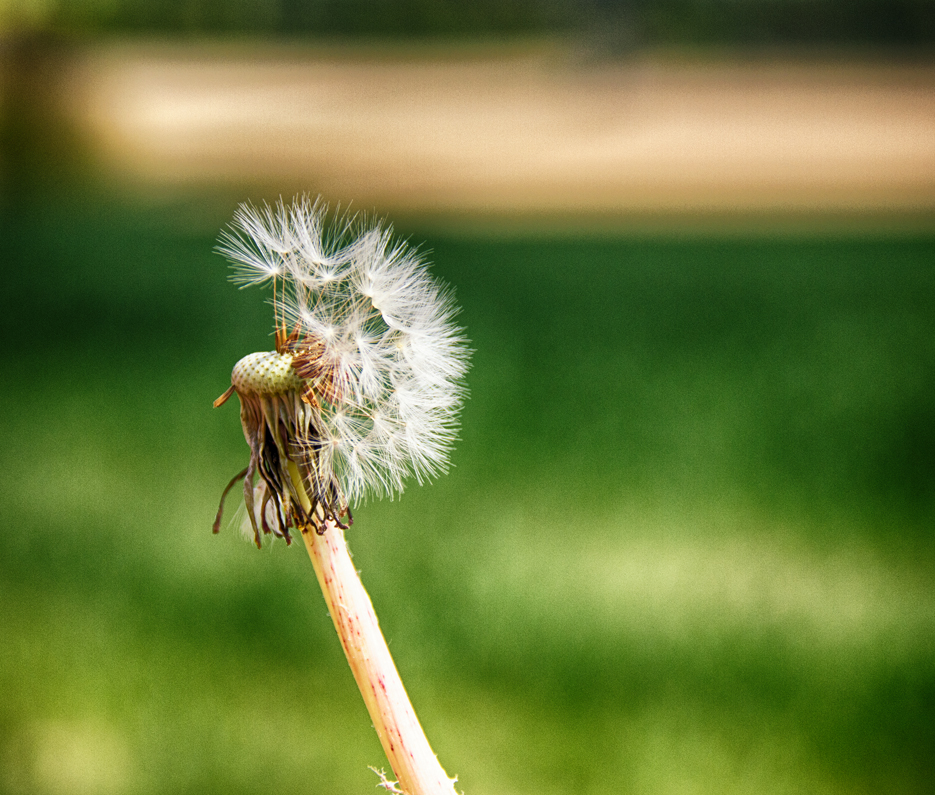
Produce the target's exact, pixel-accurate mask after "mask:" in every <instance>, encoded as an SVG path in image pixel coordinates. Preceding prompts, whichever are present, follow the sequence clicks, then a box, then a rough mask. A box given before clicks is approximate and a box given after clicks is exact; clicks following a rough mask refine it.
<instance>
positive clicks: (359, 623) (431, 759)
mask: <svg viewBox="0 0 935 795" xmlns="http://www.w3.org/2000/svg"><path fill="white" fill-rule="evenodd" d="M289 471H290V475H291V478H292V483H293V485H294V486H295V488H296V491H297V493H298V495H299V497H300V499H301V501H302V503H303V507H304V508H305V509H306V511H308V510H310V509H311V503H310V501H309V499H308V496H307V495H306V493H305V490H304V488H303V487H302V480H301V476H300V475H299V472H298V469H297V468H296V466H295V464H293V463H292V462H289ZM302 538H303V540H304V541H305V546H306V548H307V549H308V554H309V557H310V558H311V559H312V565H313V566H314V568H315V574H316V576H317V577H318V583H319V584H320V585H321V590H322V593H323V594H324V597H325V602H326V603H327V604H328V611H329V612H330V613H331V618H332V620H333V621H334V626H335V629H336V630H337V632H338V637H339V638H340V640H341V646H342V647H343V648H344V653H345V655H347V661H348V663H349V664H350V666H351V671H352V672H353V674H354V679H355V680H356V681H357V686H358V687H359V688H360V692H361V695H362V696H363V697H364V703H365V704H366V705H367V710H368V711H369V713H370V717H371V719H372V720H373V726H374V728H375V729H376V731H377V735H378V736H379V738H380V743H381V744H382V745H383V750H384V752H385V753H386V756H387V759H389V762H390V765H391V766H392V768H393V772H394V773H395V775H396V777H397V778H398V779H399V780H398V782H397V785H398V787H399V789H400V790H402V792H404V793H406V795H454V793H455V789H454V782H455V780H454V779H450V778H448V776H447V774H446V773H445V771H444V769H442V766H441V765H440V764H439V762H438V759H437V758H436V756H435V754H434V752H433V751H432V748H431V746H430V745H429V741H428V739H427V738H426V736H425V732H424V731H423V730H422V726H421V725H420V723H419V719H418V718H417V717H416V713H415V710H414V709H413V707H412V702H411V701H410V700H409V696H408V695H407V694H406V689H405V687H404V686H403V683H402V680H401V679H400V677H399V672H398V671H397V670H396V665H395V663H394V662H393V658H392V656H391V655H390V650H389V648H388V647H387V645H386V640H384V638H383V633H382V632H381V631H380V624H379V622H378V621H377V616H376V613H375V612H374V610H373V604H372V603H371V601H370V597H369V596H368V595H367V591H366V590H364V586H363V584H362V583H361V581H360V577H359V576H358V574H357V570H356V569H355V568H354V564H353V562H352V560H351V556H350V552H349V551H348V548H347V541H346V539H345V537H344V531H343V530H341V528H340V527H337V526H336V525H335V524H334V523H333V522H328V523H327V524H326V525H325V532H324V533H321V534H319V533H317V532H315V530H314V529H313V528H309V529H308V530H306V531H304V532H303V533H302Z"/></svg>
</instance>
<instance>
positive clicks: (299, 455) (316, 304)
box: [214, 197, 470, 546]
mask: <svg viewBox="0 0 935 795" xmlns="http://www.w3.org/2000/svg"><path fill="white" fill-rule="evenodd" d="M218 249H219V251H220V252H221V253H223V254H225V255H226V256H227V257H228V258H229V259H230V260H231V262H232V263H233V267H234V276H233V279H234V281H236V282H237V283H239V284H241V285H243V286H247V285H253V284H265V283H269V284H271V286H272V293H273V295H272V304H273V311H274V316H275V340H276V350H275V351H274V352H273V351H271V352H261V353H252V354H250V355H249V356H245V357H244V358H243V359H241V360H240V361H239V362H237V364H236V366H235V367H234V371H233V373H232V376H231V387H230V389H228V390H227V392H225V393H224V394H223V395H222V396H221V397H220V398H218V400H217V401H215V405H221V404H222V403H224V401H226V400H227V398H229V397H230V396H231V394H233V393H234V392H236V393H237V395H238V397H239V398H240V403H241V420H242V423H243V430H244V435H245V437H246V439H247V442H248V444H249V445H250V464H249V466H248V467H247V468H246V469H244V470H243V472H241V473H239V474H238V475H237V476H235V477H234V478H233V479H232V480H231V482H230V484H228V487H227V489H226V490H225V492H224V493H225V496H226V494H227V491H229V490H230V489H231V488H232V487H233V485H234V484H235V483H236V482H237V481H238V480H239V479H240V478H244V479H245V480H244V499H245V502H246V507H247V515H248V517H249V520H250V523H251V526H252V529H253V533H254V539H255V541H256V544H257V546H259V545H260V541H261V531H262V533H270V534H272V535H274V536H278V537H281V538H284V539H286V541H287V542H288V541H289V540H290V536H289V529H290V528H298V529H300V530H305V529H307V528H310V527H314V528H315V529H316V530H317V531H319V532H321V531H322V529H323V528H324V526H325V523H327V522H329V521H331V522H334V523H335V524H336V525H337V526H339V527H342V528H345V529H346V526H347V525H348V524H350V522H351V521H352V518H351V505H352V504H356V503H358V502H360V501H362V500H364V499H366V498H367V497H368V496H375V497H382V496H387V495H389V496H391V497H392V496H393V495H394V494H397V493H399V492H401V491H402V489H403V484H404V481H405V480H406V479H407V478H408V477H411V476H414V477H415V478H416V479H417V480H418V481H419V482H420V483H421V482H422V481H423V480H425V479H426V478H429V477H432V476H435V475H437V474H439V473H440V472H443V471H444V470H445V469H446V468H447V465H448V455H449V452H450V450H451V446H452V443H453V441H454V439H455V435H456V432H457V418H458V412H459V410H460V407H461V404H462V402H463V400H464V396H465V391H464V386H463V377H464V374H465V372H466V370H467V367H468V358H469V353H470V352H469V350H468V348H467V345H466V340H465V338H464V336H463V332H462V330H461V329H460V328H458V327H457V326H456V325H455V324H454V323H453V320H452V319H453V317H454V315H455V313H456V311H457V310H456V308H455V306H454V303H453V301H452V296H451V293H450V292H449V291H448V290H446V289H445V288H444V287H442V286H441V285H440V284H439V283H438V282H437V281H436V280H435V279H433V278H432V276H431V275H430V274H429V273H428V271H427V270H426V266H425V263H424V261H423V259H422V257H421V256H420V254H419V253H418V252H417V251H415V250H414V249H412V248H411V247H410V246H408V245H407V244H406V243H405V242H402V241H399V240H397V239H395V238H394V237H393V234H392V229H391V228H389V227H387V226H385V225H383V224H381V223H379V222H372V221H368V220H367V219H366V218H362V217H360V216H343V217H338V218H334V219H331V220H330V222H329V220H328V212H327V207H326V206H325V205H323V204H322V203H321V201H320V200H316V201H314V202H312V201H310V200H309V199H308V198H307V197H300V198H298V199H296V200H295V202H294V203H293V204H292V205H290V206H287V205H285V204H284V203H283V202H282V201H280V202H279V204H277V205H275V206H273V207H270V206H267V205H264V206H263V207H261V208H256V207H253V206H252V205H247V204H245V205H241V206H240V208H239V209H238V211H237V213H236V215H235V217H234V221H233V223H232V224H231V227H230V229H229V231H227V232H225V233H224V234H223V235H222V236H221V240H220V245H219V247H218ZM297 481H298V482H297ZM300 485H301V488H303V489H304V492H305V495H300V494H299V493H298V491H299V487H300ZM306 495H307V498H308V499H307V500H303V499H302V497H303V496H306ZM223 502H224V498H223V497H222V499H221V508H220V509H219V510H218V515H217V519H216V520H215V524H214V531H215V532H217V531H218V529H219V528H220V522H221V511H222V510H223ZM306 502H308V503H309V504H310V507H306V506H305V505H303V503H306Z"/></svg>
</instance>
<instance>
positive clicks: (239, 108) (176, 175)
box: [70, 47, 935, 216]
mask: <svg viewBox="0 0 935 795" xmlns="http://www.w3.org/2000/svg"><path fill="white" fill-rule="evenodd" d="M74 74H75V77H74V78H73V81H74V86H73V90H72V91H70V101H71V107H72V110H73V111H74V113H76V114H77V118H78V120H79V122H80V123H81V124H82V125H83V127H84V128H85V129H86V130H87V131H88V132H89V133H90V136H91V140H92V141H93V142H94V147H95V149H96V151H97V153H98V155H99V157H100V158H101V162H102V163H104V164H106V166H107V167H108V168H110V169H112V170H113V171H114V172H116V173H119V174H123V175H124V176H126V177H129V178H131V179H132V180H137V181H140V182H142V183H144V184H152V185H205V184H222V185H223V184H241V183H258V184H263V185H267V186H277V187H279V189H281V190H284V191H291V190H294V189H301V188H307V189H310V190H313V191H321V192H322V193H324V194H325V195H327V196H329V197H331V198H333V199H334V200H338V199H341V200H344V201H347V200H350V199H353V200H354V201H355V203H356V204H357V206H367V205H370V204H375V205H377V206H381V207H385V208H394V209H402V210H410V211H414V212H442V213H458V214H467V215H470V214H493V215H496V214H500V213H506V214H509V213H544V214H561V213H571V214H584V215H587V214H603V215H611V216H613V215H617V214H619V215H626V214H628V213H645V212H649V213H653V212H659V213H667V212H675V213H695V214H706V213H724V212H727V213H731V212H739V213H744V212H806V213H807V212H829V211H830V212H858V213H860V212H890V213H900V212H908V213H923V214H925V213H929V212H931V211H932V210H933V209H935V65H928V64H921V65H920V64H915V65H913V64H876V65H868V64H860V63H856V62H855V63H852V64H846V63H835V62H830V61H826V62H813V63H811V64H805V63H795V62H789V61H786V62H758V63H748V64H742V63H737V62H734V63H726V62H724V63H710V62H698V63H689V62H686V61H681V62H679V61H668V62H666V61H662V60H651V59H645V60H634V61H629V62H625V63H610V64H608V63H603V64H594V63H591V64H581V63H577V64H576V63H575V62H574V61H573V60H572V59H569V58H567V57H560V56H559V55H557V54H556V53H555V52H551V53H550V52H536V51H526V52H513V53H509V52H504V53H497V52H489V51H488V52H482V53H480V54H470V53H461V54H457V53H452V54H447V55H442V56H439V55H438V54H437V52H436V54H435V56H433V57H428V56H419V55H416V54H411V55H406V54H403V55H399V54H397V55H386V54H384V55H372V56H370V57H367V56H366V55H361V54H360V53H359V52H357V53H356V54H355V53H351V54H349V55H347V54H346V55H342V54H341V53H340V51H338V52H337V53H336V51H334V50H325V51H322V52H320V53H319V54H317V55H316V54H315V52H314V51H310V52H305V53H302V52H300V51H295V50H294V51H288V52H286V53H285V54H280V55H279V56H278V57H272V56H270V55H269V54H268V53H267V54H264V55H263V56H262V57H258V56H256V55H254V56H251V55H249V54H244V53H236V52H231V51H221V52H220V53H216V54H215V55H213V56H208V55H206V54H204V52H202V51H200V50H198V49H196V48H191V49H185V48H178V47H176V48H172V49H168V48H167V49H158V48H151V47H150V48H144V47H138V48H133V47H116V48H111V49H99V50H96V51H92V52H90V53H86V54H85V56H84V58H83V60H82V62H81V65H80V68H79V69H78V70H77V71H75V72H74Z"/></svg>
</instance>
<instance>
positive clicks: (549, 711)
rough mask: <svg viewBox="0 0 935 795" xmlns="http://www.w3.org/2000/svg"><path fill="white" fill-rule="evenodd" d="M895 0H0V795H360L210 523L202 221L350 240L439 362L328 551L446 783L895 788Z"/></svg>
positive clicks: (934, 642) (902, 696)
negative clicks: (380, 267)
mask: <svg viewBox="0 0 935 795" xmlns="http://www.w3.org/2000/svg"><path fill="white" fill-rule="evenodd" d="M933 43H935V2H933V1H932V0H902V1H899V0H890V1H887V0H861V2H844V1H843V0H668V1H664V2H655V3H652V2H648V1H647V0H630V1H629V2H627V1H626V0H620V1H619V2H613V1H612V0H578V1H576V0H506V1H504V0H500V2H487V1H486V0H485V1H484V2H475V3H470V4H467V3H456V2H453V1H451V0H419V1H418V2H416V1H415V0H406V1H404V0H382V1H381V2H362V1H358V0H320V1H316V0H309V2H299V0H251V2H220V0H185V2H182V0H159V2H154V1H153V0H150V1H149V2H144V0H84V1H83V2H81V1H79V0H72V2H64V1H63V2H56V1H55V0H20V1H19V2H14V1H13V0H2V1H0V114H2V115H0V158H2V174H0V190H2V193H0V262H2V265H3V276H4V289H3V291H2V293H0V296H2V297H0V300H2V308H0V324H2V330H3V342H4V344H3V347H2V351H0V367H2V375H3V377H2V381H0V407H2V413H0V428H2V442H3V443H2V445H0V462H2V479H0V483H2V489H0V495H2V503H0V504H2V517H3V527H4V540H3V544H2V545H0V693H2V694H3V695H2V698H0V792H2V793H10V795H13V794H14V793H15V794H17V795H19V794H21V793H22V794H25V793H29V794H30V795H32V794H36V795H46V794H48V795H59V794H61V795H66V794H68V795H70V794H72V793H75V794H76V795H77V794H78V793H102V794H105V795H106V794H108V793H115V794H116V793H161V794H163V793H189V792H192V793H194V792H198V793H214V792H217V793H268V792H310V793H317V792H320V793H326V792H327V793H331V792H369V791H372V789H373V787H374V786H375V785H376V783H377V781H378V779H377V777H376V776H375V775H374V774H373V773H372V772H371V771H369V770H368V765H373V766H376V767H378V768H379V767H383V766H385V762H384V759H383V756H382V752H381V750H380V747H379V743H378V741H377V739H376V736H375V734H374V733H373V730H372V728H371V726H370V720H369V718H368V716H367V714H366V711H365V709H364V706H363V703H362V700H361V698H360V696H359V694H358V692H357V690H356V687H355V685H354V682H353V680H352V678H351V675H350V672H349V670H348V668H347V666H346V663H345V662H344V659H343V655H342V652H341V649H340V647H339V645H338V642H337V639H336V637H335V634H334V630H333V628H332V626H331V622H330V619H329V618H328V616H327V614H326V610H325V606H324V602H323V600H322V598H321V595H320V592H319V591H318V587H317V584H316V582H315V578H314V574H313V571H312V568H311V565H310V563H309V561H308V559H307V556H306V555H305V552H304V550H302V549H301V548H299V549H293V548H287V547H285V546H284V545H283V544H281V543H280V544H273V545H268V546H267V547H265V548H264V549H263V551H257V550H256V549H255V548H254V547H252V546H251V545H250V544H249V543H247V542H245V541H244V540H243V539H242V538H241V537H240V532H239V529H238V527H237V524H238V521H239V519H238V517H237V516H236V507H237V500H236V499H234V498H233V497H232V498H231V499H230V500H228V517H229V521H228V522H227V523H226V524H225V527H224V529H223V530H222V533H221V534H220V535H219V536H213V535H212V534H211V532H210V528H211V522H212V520H213V518H214V512H215V510H216V506H217V501H218V499H219V498H220V495H221V491H222V489H223V487H224V485H225V484H226V483H227V481H228V479H229V478H230V477H231V476H232V475H233V474H234V473H235V472H237V471H239V470H240V469H241V468H242V467H243V466H244V465H245V463H246V459H247V455H248V451H247V447H246V444H245V442H244V441H243V437H242V433H241V430H240V423H239V421H238V416H237V410H236V408H235V407H234V406H233V405H231V404H229V405H227V406H225V407H223V408H221V409H217V410H214V409H212V408H211V401H212V400H213V399H214V398H215V397H217V396H218V395H219V394H221V392H223V391H224V389H225V388H226V387H227V385H228V384H229V373H230V369H231V367H232V365H233V364H234V362H235V361H236V360H237V359H239V358H240V357H241V356H243V355H245V354H246V353H249V352H252V351H255V350H263V349H268V348H270V347H271V345H272V342H271V340H270V338H269V335H270V332H271V325H272V320H271V315H270V311H269V307H268V306H267V305H266V303H265V299H266V298H268V296H266V295H264V294H263V293H262V291H261V290H248V291H238V290H237V289H235V288H234V287H233V286H232V285H231V284H230V283H229V282H228V281H227V275H228V271H227V267H226V264H225V262H224V261H223V259H222V258H221V257H220V256H218V255H217V254H215V253H214V252H213V248H214V246H215V244H216V241H217V235H218V233H219V231H220V230H221V229H222V228H223V227H224V225H225V224H226V223H227V222H228V221H229V220H230V218H231V216H232V214H233V212H234V210H235V208H236V206H237V204H238V203H239V202H241V201H244V200H252V201H254V202H261V201H264V200H267V201H274V200H276V199H278V198H279V197H280V196H283V197H285V198H286V199H287V200H288V199H289V198H290V197H291V196H292V195H293V194H295V193H296V192H300V191H307V192H309V193H311V194H313V195H315V194H318V193H321V194H322V195H323V197H324V198H325V199H326V200H327V201H329V202H331V203H332V205H333V206H334V205H337V204H340V205H341V207H342V208H346V207H350V209H351V210H352V211H355V210H356V211H361V212H367V213H375V214H377V215H380V216H385V217H387V218H388V219H389V220H390V221H391V222H393V223H395V225H396V228H397V231H398V233H399V234H400V235H401V236H402V237H405V238H407V239H409V240H410V241H411V242H413V243H416V244H419V245H420V246H421V248H422V250H423V251H424V252H425V253H426V255H427V256H428V257H429V258H430V259H431V260H432V261H433V263H434V265H433V272H434V273H435V274H436V275H437V276H438V277H439V278H441V279H443V280H444V281H446V282H447V283H449V284H451V285H452V286H453V287H454V289H455V290H456V292H457V297H458V301H459V303H460V305H461V307H462V312H461V315H460V321H461V322H462V324H463V325H464V326H465V327H466V329H467V333H468V335H469V337H470V338H471V340H472V346H473V348H474V350H475V354H474V359H473V367H472V370H471V373H470V376H469V387H470V391H471V398H470V400H469V402H468V403H467V405H466V407H465V410H464V413H463V428H462V432H461V440H460V442H459V444H458V447H457V450H456V452H455V454H454V459H453V461H454V467H453V469H452V471H451V472H450V473H449V474H448V475H447V476H445V477H443V478H441V479H440V480H438V481H437V482H435V483H433V484H431V485H428V486H424V487H418V486H416V485H414V484H413V485H412V486H411V487H410V488H409V489H408V490H407V492H406V494H405V495H403V497H402V498H401V499H399V500H397V501H394V502H388V501H384V502H377V503H372V504H368V505H366V506H361V507H360V508H359V509H358V510H357V511H355V517H356V522H355V524H354V527H353V529H352V530H351V531H350V532H349V540H350V544H351V548H352V550H353V551H354V553H355V562H356V563H357V565H358V567H359V569H360V570H361V572H362V577H363V580H364V583H365V584H366V586H367V587H368V589H369V591H370V593H371V596H372V598H373V601H374V603H375V606H376V609H377V612H378V614H379V615H380V617H381V623H382V626H383V628H384V632H385V634H386V635H387V638H388V640H389V643H390V647H391V649H392V651H393V653H394V656H395V657H396V660H397V664H398V666H399V668H400V670H401V673H402V675H403V679H404V681H405V682H406V684H407V687H408V689H409V691H410V694H411V696H412V699H413V701H414V703H415V705H416V708H417V711H418V712H419V714H420V717H421V719H422V721H423V724H424V725H425V727H426V730H427V733H428V736H429V738H430V740H431V742H432V744H433V746H434V748H435V750H436V751H437V753H438V754H439V757H440V760H441V761H442V763H443V765H444V766H445V767H446V769H447V770H448V772H449V773H450V774H457V775H458V776H459V785H458V786H459V788H460V789H462V790H463V791H464V792H465V793H467V795H506V794H507V793H509V794H511V795H521V794H522V793H537V795H541V794H542V793H604V792H611V791H612V792H625V793H647V794H649V793H652V794H653V795H657V794H660V793H719V794H720V793H751V792H756V793H763V794H764V795H771V794H772V793H801V792H809V793H828V794H829V795H836V794H837V793H924V792H931V787H932V784H931V782H932V781H935V591H933V587H935V569H933V564H935V539H933V529H935V527H933V525H935V521H933V517H935V479H933V478H935V475H933V473H935V224H933V210H935V135H933V129H935V58H933V55H935V49H933Z"/></svg>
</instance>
